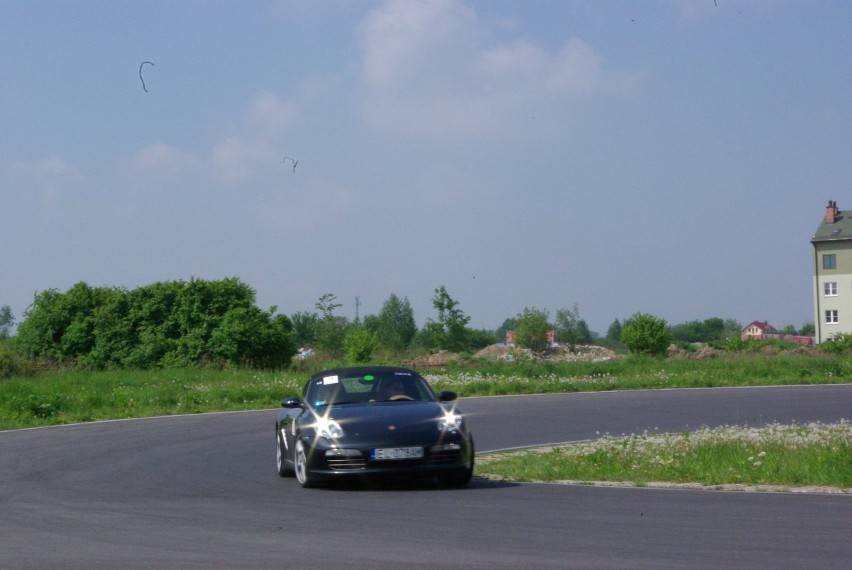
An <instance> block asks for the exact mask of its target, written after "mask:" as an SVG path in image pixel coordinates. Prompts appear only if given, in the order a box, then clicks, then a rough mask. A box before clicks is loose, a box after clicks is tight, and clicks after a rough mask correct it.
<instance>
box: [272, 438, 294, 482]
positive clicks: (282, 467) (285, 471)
mask: <svg viewBox="0 0 852 570" xmlns="http://www.w3.org/2000/svg"><path fill="white" fill-rule="evenodd" d="M283 439H284V438H283V437H282V436H281V431H280V430H279V429H277V428H276V430H275V443H276V444H277V446H276V447H277V449H276V450H275V463H277V465H278V475H279V476H281V477H292V476H293V475H295V471H294V470H293V468H292V467H290V464H288V463H287V451H286V449H285V448H284V441H283Z"/></svg>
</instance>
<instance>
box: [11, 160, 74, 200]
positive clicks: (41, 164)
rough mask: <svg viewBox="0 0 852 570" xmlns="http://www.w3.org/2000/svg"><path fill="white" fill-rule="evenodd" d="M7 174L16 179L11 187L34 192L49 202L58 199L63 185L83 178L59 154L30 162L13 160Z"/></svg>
mask: <svg viewBox="0 0 852 570" xmlns="http://www.w3.org/2000/svg"><path fill="white" fill-rule="evenodd" d="M9 174H10V175H11V177H12V178H13V179H15V180H17V182H16V183H14V184H12V185H11V187H12V188H20V189H21V190H24V191H31V192H35V193H37V194H40V196H41V198H43V199H45V200H47V201H49V202H54V201H56V200H58V199H59V197H60V196H61V195H62V189H63V188H64V187H66V186H67V185H69V184H71V183H75V182H77V181H79V180H81V179H82V178H83V175H82V173H81V172H80V171H79V170H78V169H77V168H76V167H74V166H73V165H72V164H71V163H70V162H68V160H66V159H64V158H62V157H59V156H48V157H45V158H41V159H39V160H35V161H31V162H25V161H18V162H13V163H12V164H10V170H9Z"/></svg>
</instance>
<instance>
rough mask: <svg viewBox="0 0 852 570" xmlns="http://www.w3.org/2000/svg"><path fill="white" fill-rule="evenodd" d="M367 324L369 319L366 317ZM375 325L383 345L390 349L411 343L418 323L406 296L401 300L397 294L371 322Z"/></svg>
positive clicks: (403, 347) (404, 346)
mask: <svg viewBox="0 0 852 570" xmlns="http://www.w3.org/2000/svg"><path fill="white" fill-rule="evenodd" d="M364 323H365V325H366V324H367V319H366V318H365V319H364ZM370 325H371V327H372V326H374V327H375V329H374V330H375V331H376V334H377V337H378V339H379V343H380V344H381V346H383V347H385V348H387V349H390V350H403V349H405V348H407V347H408V345H409V344H411V340H412V339H413V338H414V335H415V334H417V324H416V323H415V322H414V310H413V309H412V308H411V303H409V302H408V298H407V297H406V298H405V299H403V300H400V299H399V297H397V296H396V295H395V294H393V293H391V295H390V297H388V299H387V300H386V301H385V302H384V304H383V305H382V310H381V311H380V312H379V314H378V317H377V319H376V320H375V321H372V320H371V322H370Z"/></svg>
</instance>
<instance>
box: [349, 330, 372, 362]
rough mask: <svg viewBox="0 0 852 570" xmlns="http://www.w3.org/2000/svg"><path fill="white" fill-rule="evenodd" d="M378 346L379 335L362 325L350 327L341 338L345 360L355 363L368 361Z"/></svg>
mask: <svg viewBox="0 0 852 570" xmlns="http://www.w3.org/2000/svg"><path fill="white" fill-rule="evenodd" d="M378 348H379V337H378V336H377V335H376V333H374V332H372V331H369V330H367V329H366V328H364V327H358V326H355V327H352V328H351V329H349V331H348V332H347V333H346V337H345V338H344V339H343V350H344V353H345V354H346V360H348V361H349V362H352V363H355V364H362V363H365V362H369V361H370V358H371V357H372V356H373V353H374V352H376V350H378Z"/></svg>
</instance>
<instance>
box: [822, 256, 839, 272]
mask: <svg viewBox="0 0 852 570" xmlns="http://www.w3.org/2000/svg"><path fill="white" fill-rule="evenodd" d="M822 268H823V269H837V255H836V254H834V253H826V254H825V255H823V256H822Z"/></svg>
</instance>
